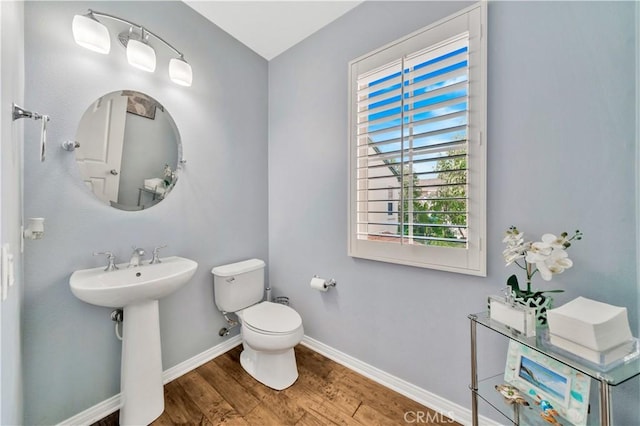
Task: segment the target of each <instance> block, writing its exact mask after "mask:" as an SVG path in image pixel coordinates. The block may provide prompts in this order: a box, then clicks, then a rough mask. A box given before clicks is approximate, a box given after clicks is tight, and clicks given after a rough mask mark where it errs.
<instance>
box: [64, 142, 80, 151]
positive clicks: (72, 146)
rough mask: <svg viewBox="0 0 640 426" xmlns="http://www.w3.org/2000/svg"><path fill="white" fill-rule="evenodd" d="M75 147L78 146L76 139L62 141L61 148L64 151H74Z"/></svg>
mask: <svg viewBox="0 0 640 426" xmlns="http://www.w3.org/2000/svg"><path fill="white" fill-rule="evenodd" d="M76 148H80V143H79V142H77V141H64V142H62V149H64V150H65V151H75V150H76Z"/></svg>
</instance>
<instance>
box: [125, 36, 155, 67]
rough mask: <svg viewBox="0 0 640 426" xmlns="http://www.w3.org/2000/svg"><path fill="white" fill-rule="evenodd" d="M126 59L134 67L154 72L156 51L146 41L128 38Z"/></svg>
mask: <svg viewBox="0 0 640 426" xmlns="http://www.w3.org/2000/svg"><path fill="white" fill-rule="evenodd" d="M127 61H129V64H130V65H132V66H134V67H136V68H139V69H141V70H144V71H148V72H154V71H155V70H156V51H155V50H153V47H151V46H149V45H148V44H146V43H143V42H141V41H138V40H133V39H129V42H128V43H127Z"/></svg>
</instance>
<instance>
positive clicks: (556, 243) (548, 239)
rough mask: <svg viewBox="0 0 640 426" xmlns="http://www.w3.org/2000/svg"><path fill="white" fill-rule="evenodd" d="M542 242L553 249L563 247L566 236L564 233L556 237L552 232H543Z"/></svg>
mask: <svg viewBox="0 0 640 426" xmlns="http://www.w3.org/2000/svg"><path fill="white" fill-rule="evenodd" d="M542 242H543V243H546V244H549V245H550V246H551V247H553V248H554V249H564V245H565V243H566V242H567V237H566V235H565V236H562V235H561V236H559V237H556V236H555V235H553V234H544V235H543V236H542Z"/></svg>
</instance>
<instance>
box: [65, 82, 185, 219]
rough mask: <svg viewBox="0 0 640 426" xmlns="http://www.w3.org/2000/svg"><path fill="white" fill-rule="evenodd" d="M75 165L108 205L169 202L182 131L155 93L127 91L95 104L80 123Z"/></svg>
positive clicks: (126, 206)
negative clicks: (168, 196) (151, 95)
mask: <svg viewBox="0 0 640 426" xmlns="http://www.w3.org/2000/svg"><path fill="white" fill-rule="evenodd" d="M76 141H77V142H78V143H79V144H80V147H79V148H77V149H76V163H77V164H78V167H79V169H80V174H81V176H82V179H83V181H84V183H85V184H86V185H87V187H88V188H89V189H90V190H91V192H93V193H94V194H95V196H96V197H98V198H99V199H100V200H101V201H102V202H103V203H105V204H107V205H110V206H112V207H114V208H117V209H120V210H142V209H146V208H149V207H151V206H154V205H155V204H157V203H159V202H161V201H162V200H164V199H165V198H166V197H167V195H168V194H169V193H170V192H171V190H172V189H173V187H174V185H175V184H176V181H177V178H178V170H177V168H178V164H179V161H180V158H179V157H180V153H181V149H180V148H181V146H180V134H179V133H178V129H177V127H176V125H175V122H174V121H173V118H172V117H171V115H169V113H168V111H167V110H166V109H165V108H164V106H162V105H161V104H160V103H158V101H156V100H155V99H153V98H152V97H150V96H148V95H146V94H144V93H140V92H136V91H132V90H122V91H117V92H112V93H108V94H106V95H104V96H102V97H100V98H99V99H98V100H97V101H95V102H93V103H92V104H91V105H90V106H89V108H88V109H87V111H86V112H85V113H84V115H83V116H82V118H81V120H80V123H79V124H78V132H77V134H76Z"/></svg>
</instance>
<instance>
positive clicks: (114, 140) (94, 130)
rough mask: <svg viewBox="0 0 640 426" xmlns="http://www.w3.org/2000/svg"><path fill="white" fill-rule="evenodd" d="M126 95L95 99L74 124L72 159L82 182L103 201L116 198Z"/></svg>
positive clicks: (116, 199) (111, 200)
mask: <svg viewBox="0 0 640 426" xmlns="http://www.w3.org/2000/svg"><path fill="white" fill-rule="evenodd" d="M126 113H127V98H125V97H122V96H119V97H110V98H107V99H104V98H100V99H98V100H97V101H95V102H94V103H93V104H92V105H91V106H90V107H89V109H88V110H87V112H85V114H84V116H83V117H82V120H81V121H80V124H79V126H78V133H77V136H76V140H77V141H79V142H80V148H78V149H77V150H76V161H77V163H78V166H79V167H80V172H81V173H82V176H83V178H84V182H85V184H86V185H87V186H88V187H89V189H91V191H92V192H93V193H94V194H95V195H96V196H97V197H98V198H100V199H101V200H102V201H103V202H105V203H107V204H111V203H112V202H117V201H118V189H119V186H120V177H119V176H118V175H119V173H120V164H121V162H122V148H123V145H124V127H125V116H126Z"/></svg>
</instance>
